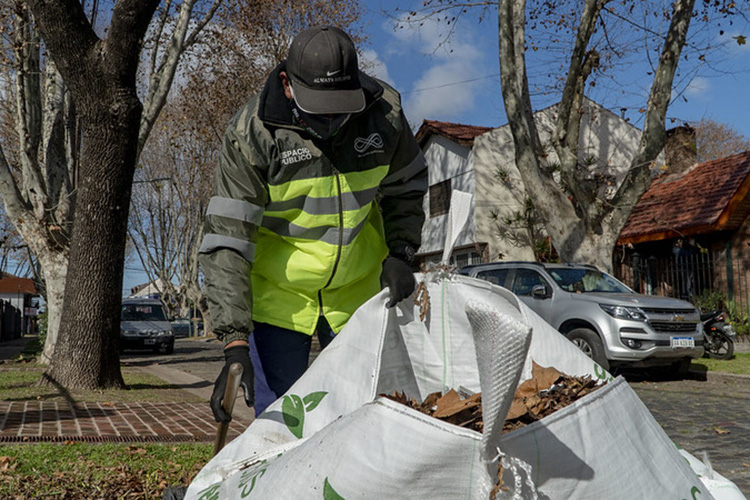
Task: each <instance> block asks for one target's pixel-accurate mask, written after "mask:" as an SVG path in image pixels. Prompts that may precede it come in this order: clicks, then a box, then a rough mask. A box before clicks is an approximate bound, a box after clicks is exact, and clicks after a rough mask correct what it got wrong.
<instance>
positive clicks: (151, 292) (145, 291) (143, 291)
mask: <svg viewBox="0 0 750 500" xmlns="http://www.w3.org/2000/svg"><path fill="white" fill-rule="evenodd" d="M163 290H164V282H163V281H162V280H161V278H156V279H155V280H154V281H151V282H149V283H142V284H140V285H136V286H134V287H133V288H131V289H130V295H129V297H141V298H147V299H160V298H161V294H162V291H163Z"/></svg>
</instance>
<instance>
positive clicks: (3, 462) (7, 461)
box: [0, 457, 17, 472]
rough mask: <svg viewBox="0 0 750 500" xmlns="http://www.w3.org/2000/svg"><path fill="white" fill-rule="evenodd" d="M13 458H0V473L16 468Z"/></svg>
mask: <svg viewBox="0 0 750 500" xmlns="http://www.w3.org/2000/svg"><path fill="white" fill-rule="evenodd" d="M15 462H16V458H15V457H0V472H3V471H6V470H13V469H15V468H16V465H17V464H16V463H15Z"/></svg>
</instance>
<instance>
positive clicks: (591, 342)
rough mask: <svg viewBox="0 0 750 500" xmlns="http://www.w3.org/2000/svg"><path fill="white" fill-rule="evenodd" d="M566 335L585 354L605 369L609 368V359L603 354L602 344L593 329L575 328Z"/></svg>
mask: <svg viewBox="0 0 750 500" xmlns="http://www.w3.org/2000/svg"><path fill="white" fill-rule="evenodd" d="M567 337H568V340H570V341H571V342H573V344H575V346H576V347H577V348H579V349H580V350H582V351H583V353H584V354H585V355H586V356H588V357H589V358H591V359H593V360H594V361H595V362H596V363H597V364H598V365H599V366H601V367H602V368H604V369H605V370H609V360H607V357H606V356H605V355H604V346H603V345H602V341H601V339H600V338H599V335H597V333H596V332H595V331H593V330H590V329H588V328H576V329H575V330H571V332H570V333H568V335H567Z"/></svg>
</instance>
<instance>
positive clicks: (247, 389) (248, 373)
mask: <svg viewBox="0 0 750 500" xmlns="http://www.w3.org/2000/svg"><path fill="white" fill-rule="evenodd" d="M224 359H225V364H224V368H222V369H221V373H219V376H218V377H217V378H216V382H214V392H213V394H211V411H212V412H214V419H215V420H216V421H217V422H229V421H231V420H232V415H230V414H228V413H227V412H226V411H224V408H223V407H222V405H221V404H222V402H223V400H224V392H225V391H226V389H227V377H228V376H229V367H230V366H232V363H239V364H241V365H242V378H241V379H240V387H242V390H243V392H244V393H245V403H246V404H247V406H252V405H253V403H254V402H255V388H254V387H253V379H254V373H253V365H252V364H251V363H250V347H249V346H246V345H238V346H235V347H230V348H229V349H224Z"/></svg>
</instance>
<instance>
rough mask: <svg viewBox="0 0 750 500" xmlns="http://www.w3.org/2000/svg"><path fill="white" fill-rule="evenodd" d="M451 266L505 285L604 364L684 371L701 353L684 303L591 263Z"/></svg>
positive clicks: (693, 315) (697, 329)
mask: <svg viewBox="0 0 750 500" xmlns="http://www.w3.org/2000/svg"><path fill="white" fill-rule="evenodd" d="M459 273H461V274H464V275H467V276H472V277H476V278H481V279H484V280H487V281H490V282H492V283H495V284H496V285H500V286H502V287H505V288H507V289H508V290H510V291H512V292H513V293H515V294H516V295H517V296H518V298H519V299H520V300H521V301H523V302H524V303H525V304H526V305H528V306H529V307H530V308H531V309H532V310H533V311H534V312H536V313H537V314H539V316H541V317H542V318H543V319H544V320H545V321H547V322H548V323H549V324H551V325H552V326H553V327H554V328H555V329H557V330H558V331H559V332H560V333H562V334H563V335H565V336H566V337H567V338H568V339H570V340H571V341H572V342H573V343H574V344H576V346H578V347H579V348H580V349H581V350H582V351H583V352H585V353H586V354H587V355H588V356H589V357H591V358H593V360H594V361H596V362H597V363H598V364H599V365H601V366H602V368H604V369H610V368H612V367H614V366H617V365H628V366H632V367H650V366H665V365H667V366H668V365H671V366H673V367H674V370H675V371H677V372H678V373H682V374H684V373H686V372H687V370H688V368H689V367H690V360H691V359H693V358H699V357H701V356H702V355H703V325H702V324H701V322H700V313H699V312H698V310H697V309H696V308H695V307H694V306H693V305H692V304H691V303H689V302H686V301H684V300H678V299H673V298H669V297H661V296H656V295H641V294H638V293H635V292H634V291H633V290H631V289H630V288H628V287H627V286H626V285H624V284H623V283H621V282H620V281H618V280H617V279H615V278H614V277H612V276H610V275H608V274H606V273H603V272H601V271H599V270H598V269H597V268H596V267H594V266H588V265H580V264H541V263H538V262H490V263H486V264H477V265H473V266H467V267H464V268H463V269H461V270H460V271H459Z"/></svg>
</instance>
